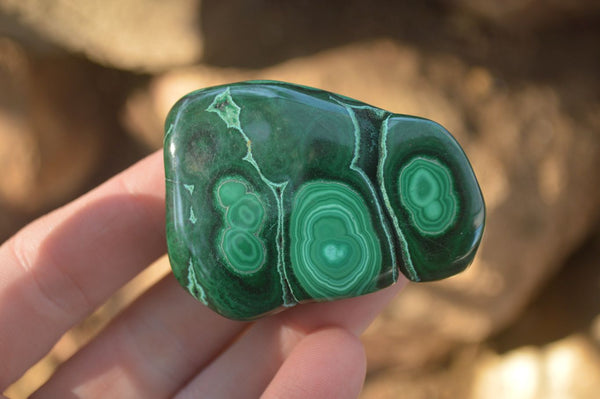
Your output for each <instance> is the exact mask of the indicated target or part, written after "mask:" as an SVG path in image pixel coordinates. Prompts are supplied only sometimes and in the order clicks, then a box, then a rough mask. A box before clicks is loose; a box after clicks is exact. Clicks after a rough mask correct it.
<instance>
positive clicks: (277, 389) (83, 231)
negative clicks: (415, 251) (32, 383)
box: [0, 152, 404, 398]
mask: <svg viewBox="0 0 600 399" xmlns="http://www.w3.org/2000/svg"><path fill="white" fill-rule="evenodd" d="M164 190H165V189H164V172H163V167H162V157H161V154H160V152H157V153H155V154H153V155H151V156H149V157H148V158H146V159H144V160H142V161H140V162H139V163H138V164H136V165H134V166H133V167H131V168H130V169H128V170H126V171H125V172H123V173H121V174H119V175H118V176H116V177H114V178H113V179H111V180H109V181H108V182H106V183H105V184H103V185H101V186H100V187H98V188H96V189H95V190H93V191H91V192H90V193H88V194H86V195H84V196H83V197H81V198H79V199H77V200H75V201H74V202H72V203H71V204H68V205H66V206H64V207H62V208H60V209H57V210H55V211H54V212H52V213H50V214H48V215H46V216H44V217H42V218H40V219H38V220H36V221H34V222H33V223H31V224H30V225H29V226H27V227H25V228H24V229H23V230H21V231H20V232H19V233H17V234H16V235H15V236H14V237H12V238H11V239H9V240H8V241H7V242H5V243H4V244H3V245H2V246H1V247H0V388H1V389H2V391H4V390H5V389H6V388H7V387H8V386H9V385H10V384H11V383H12V382H14V381H15V380H16V379H18V378H19V377H20V376H21V375H22V374H23V373H24V372H25V371H26V370H27V369H28V368H29V367H31V366H32V365H33V364H35V362H36V361H38V360H39V359H40V358H41V357H42V356H44V354H46V353H47V352H48V351H49V350H50V349H51V348H52V346H53V345H54V343H56V342H57V341H58V339H59V338H60V337H61V336H62V335H63V334H64V333H65V332H66V331H67V330H68V329H69V328H71V327H72V326H74V325H75V324H77V323H78V322H80V321H81V320H82V319H83V318H85V317H86V316H87V315H89V314H90V313H92V312H93V311H94V310H95V309H96V308H97V307H98V306H100V305H101V304H102V303H103V302H104V301H105V300H106V299H107V298H108V297H109V296H110V295H111V294H112V293H114V292H115V291H116V290H117V289H118V288H119V287H121V286H122V285H124V284H125V283H126V282H127V281H128V280H130V279H131V278H133V277H134V276H135V275H136V274H138V273H139V272H140V271H141V270H142V269H143V268H144V267H146V266H147V265H149V264H150V263H151V262H152V261H153V260H154V259H156V258H158V257H159V256H160V255H162V254H164V253H165V251H166V244H165V237H164ZM403 281H404V280H403ZM401 285H402V284H395V285H394V286H392V287H389V288H386V289H384V290H382V291H379V292H377V293H374V294H370V295H366V296H362V297H358V298H352V299H346V300H342V301H337V302H329V303H313V304H307V305H300V306H297V307H295V308H292V309H289V310H286V311H285V312H282V313H279V314H276V315H274V316H270V317H265V318H263V319H260V320H258V321H256V322H252V323H243V322H237V321H232V320H228V319H225V318H223V317H221V316H219V315H217V314H216V313H214V312H212V311H211V310H210V309H208V308H207V307H205V306H203V305H202V304H200V303H199V302H197V301H196V300H195V299H194V298H192V296H191V295H189V294H188V293H187V292H185V290H184V289H183V288H181V287H180V286H179V284H178V283H177V281H176V280H175V278H174V277H173V275H172V274H169V275H168V276H167V277H165V278H164V279H163V280H162V281H160V282H159V283H157V284H156V285H155V286H154V287H152V288H150V289H149V290H148V291H147V292H146V293H145V294H144V295H142V296H141V297H140V298H138V299H137V300H136V301H135V302H134V303H133V304H132V305H131V306H130V307H129V308H127V309H126V310H125V311H124V312H123V313H122V314H121V315H119V316H118V317H116V318H115V319H114V320H113V321H112V322H111V323H110V324H109V326H108V327H107V328H105V329H104V330H103V331H102V332H101V333H100V334H99V335H98V336H97V337H95V338H94V339H92V340H91V342H90V343H89V344H87V345H86V346H85V347H83V348H82V349H80V350H79V352H77V353H76V354H75V355H74V356H73V357H72V358H71V359H69V360H67V361H66V362H65V363H64V364H62V365H61V366H60V367H59V368H58V370H57V371H56V373H55V374H54V375H53V376H52V377H51V378H50V380H49V381H48V382H47V383H46V384H45V385H43V386H42V387H41V388H40V389H39V390H38V391H37V392H36V393H35V394H34V395H33V397H34V398H38V397H40V398H48V397H50V398H57V397H60V398H75V397H77V398H79V397H103V398H104V397H105V398H135V397H140V398H163V397H175V398H238V397H239V398H253V397H259V396H260V395H264V397H267V398H272V397H285V398H351V397H356V396H357V395H358V394H359V392H360V389H361V387H362V383H363V380H364V375H365V369H366V365H365V356H364V351H363V347H362V345H361V343H360V341H359V340H358V338H357V337H358V336H359V335H360V334H361V333H362V331H364V329H365V328H366V327H367V326H368V325H369V323H370V322H371V320H372V319H373V318H374V317H375V316H376V315H377V313H378V312H379V311H380V310H381V309H382V308H383V306H384V305H385V304H386V303H387V301H389V299H390V298H391V297H392V296H393V295H394V294H395V293H396V292H397V291H398V290H399V289H400V286H401Z"/></svg>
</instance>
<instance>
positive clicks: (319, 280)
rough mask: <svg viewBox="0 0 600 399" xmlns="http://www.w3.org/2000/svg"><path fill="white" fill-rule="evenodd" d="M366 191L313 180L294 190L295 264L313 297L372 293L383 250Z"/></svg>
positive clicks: (292, 251) (292, 232)
mask: <svg viewBox="0 0 600 399" xmlns="http://www.w3.org/2000/svg"><path fill="white" fill-rule="evenodd" d="M369 214H370V212H369V210H368V208H367V205H366V204H365V202H364V200H363V199H362V198H361V196H360V195H359V194H358V193H356V192H355V191H353V190H352V189H351V188H350V187H349V186H348V185H346V184H343V183H340V182H334V181H313V182H309V183H306V184H305V185H303V186H302V187H301V188H300V189H299V190H298V191H297V192H296V194H295V197H294V202H293V206H292V211H291V217H290V239H291V244H290V257H291V266H292V270H293V271H294V274H295V276H296V278H297V279H298V281H299V283H300V285H301V286H302V288H303V289H304V290H305V291H306V292H307V293H308V294H309V295H310V296H312V297H313V298H334V297H342V296H355V295H360V294H361V293H365V292H368V290H369V288H370V287H371V285H373V283H374V281H375V280H376V278H377V275H378V274H379V272H380V269H381V250H380V247H379V240H378V238H377V236H376V234H375V231H374V229H373V226H372V224H371V223H372V222H371V220H370V217H369Z"/></svg>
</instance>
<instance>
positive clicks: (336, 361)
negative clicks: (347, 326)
mask: <svg viewBox="0 0 600 399" xmlns="http://www.w3.org/2000/svg"><path fill="white" fill-rule="evenodd" d="M365 373H366V360H365V352H364V348H363V346H362V343H361V342H360V340H359V339H358V338H357V337H356V336H354V335H353V334H350V333H349V332H348V331H346V330H344V329H340V328H329V329H325V330H320V331H316V332H314V333H312V334H310V335H308V336H306V337H305V338H304V339H303V340H302V341H300V343H298V345H297V346H296V347H295V348H294V350H293V351H292V352H291V354H290V355H289V357H288V358H287V359H286V360H285V362H284V363H283V365H282V366H281V368H280V369H279V371H278V372H277V374H275V377H274V378H273V380H272V381H271V383H270V384H269V386H268V387H267V389H266V390H265V392H264V394H263V398H265V399H269V398H283V397H285V398H290V399H294V398H298V399H300V398H314V399H320V398H323V399H326V398H340V399H343V398H356V397H358V395H359V393H360V390H361V388H362V385H363V382H364V379H365Z"/></svg>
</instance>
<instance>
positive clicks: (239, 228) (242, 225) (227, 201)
mask: <svg viewBox="0 0 600 399" xmlns="http://www.w3.org/2000/svg"><path fill="white" fill-rule="evenodd" d="M216 192H217V197H218V200H219V204H220V205H221V206H222V208H223V210H224V212H225V217H224V221H223V222H224V224H223V226H224V227H223V230H222V231H221V234H220V240H219V251H220V253H221V256H223V258H224V259H225V264H226V265H227V266H228V267H229V269H230V270H231V271H233V272H234V273H236V274H251V273H255V272H257V271H258V270H260V269H261V267H262V266H263V265H264V263H265V257H266V256H265V252H266V250H265V247H264V245H263V243H262V242H261V239H260V237H258V233H259V232H260V227H261V224H262V221H263V218H264V214H265V209H264V206H263V204H262V203H261V202H260V200H259V199H258V196H257V195H256V194H254V193H248V192H246V186H245V184H244V183H243V182H242V181H240V180H237V179H234V178H230V179H225V180H223V181H221V182H220V183H219V184H218V186H217V190H216Z"/></svg>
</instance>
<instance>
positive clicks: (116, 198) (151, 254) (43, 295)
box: [0, 151, 166, 392]
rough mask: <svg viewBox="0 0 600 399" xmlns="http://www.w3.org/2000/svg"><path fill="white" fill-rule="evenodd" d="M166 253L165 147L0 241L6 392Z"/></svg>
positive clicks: (0, 377) (0, 384)
mask: <svg viewBox="0 0 600 399" xmlns="http://www.w3.org/2000/svg"><path fill="white" fill-rule="evenodd" d="M165 251H166V244H165V237H164V170H163V167H162V157H161V153H160V151H157V152H156V153H154V154H153V155H151V156H149V157H147V158H146V159H144V160H142V161H140V162H138V163H137V164H136V165H134V166H132V167H131V168H129V169H128V170H126V171H125V172H123V173H121V174H119V175H117V176H116V177H114V178H112V179H111V180H109V181H108V182H106V183H104V184H103V185H101V186H100V187H98V188H96V189H94V190H93V191H91V192H90V193H88V194H86V195H84V196H83V197H81V198H79V199H77V200H75V201H74V202H72V203H71V204H68V205H66V206H64V207H62V208H60V209H57V210H55V211H53V212H52V213H50V214H48V215H46V216H44V217H42V218H40V219H38V220H36V221H34V222H33V223H31V224H30V225H28V226H27V227H25V228H24V229H23V230H21V231H20V232H18V233H17V234H16V235H15V236H13V237H12V238H11V239H9V240H8V241H7V242H5V243H4V244H3V245H2V246H1V247H0V326H2V328H1V329H0V356H1V357H2V359H3V360H2V362H0V392H2V391H3V390H4V389H5V388H6V387H7V386H8V385H9V384H10V383H11V382H12V381H14V380H15V379H17V378H18V377H19V376H20V375H21V374H22V373H23V372H24V371H25V370H26V369H27V368H28V367H29V366H30V365H32V364H33V363H35V362H36V361H37V360H38V359H39V358H41V357H42V356H43V355H44V354H45V353H46V352H48V351H49V350H50V349H51V347H52V345H53V344H54V343H55V342H56V341H57V340H58V339H59V338H60V336H61V335H62V334H64V333H65V332H66V331H67V330H68V329H69V328H70V327H72V326H73V325H75V324H76V323H77V322H78V321H80V320H81V319H83V318H84V317H85V316H86V315H88V314H89V313H91V312H92V311H93V310H94V309H95V308H96V307H98V306H99V305H100V304H101V303H102V302H104V301H105V300H106V299H107V298H108V297H109V296H110V295H111V294H112V293H113V292H114V291H115V290H117V289H118V288H119V287H121V286H122V285H123V284H125V283H126V282H127V281H128V280H130V279H131V278H132V277H133V276H135V275H136V274H137V273H138V272H139V271H140V270H142V269H143V268H144V267H146V266H147V265H148V264H149V263H150V262H151V261H153V260H154V259H156V258H158V257H159V256H160V255H162V254H163V253H164V252H165Z"/></svg>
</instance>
